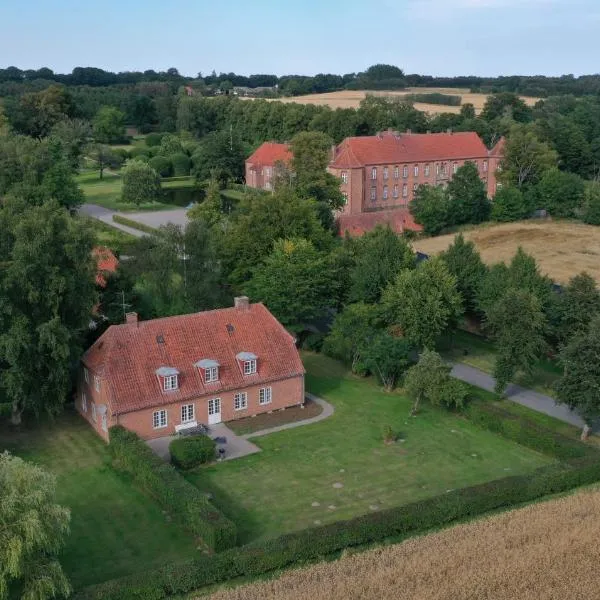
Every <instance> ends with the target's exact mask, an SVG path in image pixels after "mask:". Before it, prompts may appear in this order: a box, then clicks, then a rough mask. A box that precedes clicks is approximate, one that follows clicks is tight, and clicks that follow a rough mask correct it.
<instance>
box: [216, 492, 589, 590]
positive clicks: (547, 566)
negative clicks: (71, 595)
mask: <svg viewBox="0 0 600 600" xmlns="http://www.w3.org/2000/svg"><path fill="white" fill-rule="evenodd" d="M599 512H600V491H598V490H593V491H590V490H586V491H582V492H579V493H577V494H575V495H572V496H568V497H565V498H561V499H557V500H552V501H549V502H545V503H541V504H534V505H531V506H528V507H526V508H522V509H519V510H516V511H512V512H509V513H504V514H500V515H496V516H494V517H491V518H487V519H483V520H480V521H476V522H473V523H468V524H465V525H459V526H457V527H453V528H451V529H447V530H445V531H442V532H440V533H435V534H431V535H428V536H425V537H421V538H414V539H411V540H408V541H406V542H404V543H401V544H398V545H395V546H390V547H385V548H378V549H376V550H371V551H368V552H364V553H360V554H355V555H349V556H346V557H343V558H342V559H340V560H339V561H337V562H333V563H321V564H318V565H316V566H313V567H308V568H304V569H299V570H294V571H289V572H287V573H285V574H284V575H283V576H282V577H280V578H278V579H275V580H272V581H266V582H261V583H256V584H252V585H248V586H245V587H240V588H237V589H232V590H223V591H220V592H218V593H216V594H213V595H212V596H211V597H210V598H211V600H259V599H260V600H275V599H284V598H285V600H321V599H327V600H355V599H359V598H360V599H365V600H367V599H371V598H380V599H383V600H387V599H389V600H409V599H411V600H417V599H418V600H539V599H540V598H543V599H544V600H563V599H565V598H569V600H584V599H586V600H587V599H589V598H595V597H597V590H598V588H599V587H600V570H599V569H598V561H599V560H600V546H599V545H598V542H597V540H598V537H599V536H600V519H598V518H597V515H598V513H599Z"/></svg>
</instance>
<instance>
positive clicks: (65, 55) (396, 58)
mask: <svg viewBox="0 0 600 600" xmlns="http://www.w3.org/2000/svg"><path fill="white" fill-rule="evenodd" d="M599 31H600V0H395V1H394V0H344V1H338V0H335V1H334V0H321V1H319V0H295V1H293V0H287V1H286V0H283V1H282V0H278V1H268V0H228V1H227V0H210V1H207V0H120V1H116V0H103V1H102V2H100V1H98V0H27V1H26V2H18V1H17V0H0V67H6V66H9V65H15V66H17V67H20V68H24V69H28V68H39V67H42V66H48V67H50V68H52V69H54V70H55V71H56V72H70V71H71V69H72V68H73V67H75V66H97V67H102V68H105V69H109V70H113V71H124V70H145V69H149V68H153V69H156V70H159V69H160V70H164V69H167V68H169V67H172V66H174V67H177V68H178V69H179V71H180V72H181V73H184V74H186V75H195V74H196V73H198V72H199V71H201V72H203V73H209V72H210V71H212V70H213V69H215V70H216V71H217V72H220V71H225V72H229V71H235V72H237V73H242V74H251V73H276V74H278V75H282V74H286V73H288V74H289V73H299V74H307V75H310V74H315V73H321V72H322V73H340V74H343V73H349V72H355V71H361V70H364V69H365V68H366V67H368V66H369V65H371V64H374V63H378V62H385V63H390V64H395V65H398V66H400V67H401V68H403V69H404V70H405V71H406V72H407V73H423V74H431V75H449V76H451V75H469V74H473V75H510V74H544V75H560V74H564V73H573V74H575V75H580V74H584V73H594V72H598V71H600V64H599V63H598V55H599V54H600V36H599V35H598V32H599Z"/></svg>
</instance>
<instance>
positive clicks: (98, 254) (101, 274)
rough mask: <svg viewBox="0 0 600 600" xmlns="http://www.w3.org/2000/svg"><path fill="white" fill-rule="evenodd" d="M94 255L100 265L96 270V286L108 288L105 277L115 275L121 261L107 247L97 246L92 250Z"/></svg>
mask: <svg viewBox="0 0 600 600" xmlns="http://www.w3.org/2000/svg"><path fill="white" fill-rule="evenodd" d="M92 255H93V256H94V258H95V259H96V262H97V263H98V267H97V270H96V285H99V286H100V287H106V277H105V275H106V274H107V273H114V272H115V271H116V270H117V267H118V266H119V261H118V260H117V257H116V256H115V255H114V254H113V253H112V251H111V250H110V249H109V248H106V247H105V246H96V247H95V248H94V249H93V250H92Z"/></svg>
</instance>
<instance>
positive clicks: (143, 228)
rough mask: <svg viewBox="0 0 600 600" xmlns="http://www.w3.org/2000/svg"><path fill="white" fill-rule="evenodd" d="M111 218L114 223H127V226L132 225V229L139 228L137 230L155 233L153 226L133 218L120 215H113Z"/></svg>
mask: <svg viewBox="0 0 600 600" xmlns="http://www.w3.org/2000/svg"><path fill="white" fill-rule="evenodd" d="M112 220H113V221H114V222H115V223H120V224H121V225H127V227H133V229H139V231H143V232H144V233H150V234H153V233H156V229H155V228H154V227H150V225H145V224H144V223H138V222H137V221H134V220H133V219H128V218H127V217H122V216H121V215H113V218H112Z"/></svg>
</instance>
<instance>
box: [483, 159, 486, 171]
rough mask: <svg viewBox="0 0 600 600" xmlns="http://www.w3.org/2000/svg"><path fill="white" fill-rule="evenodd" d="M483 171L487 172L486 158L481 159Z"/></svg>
mask: <svg viewBox="0 0 600 600" xmlns="http://www.w3.org/2000/svg"><path fill="white" fill-rule="evenodd" d="M483 172H484V173H487V160H484V161H483Z"/></svg>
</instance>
